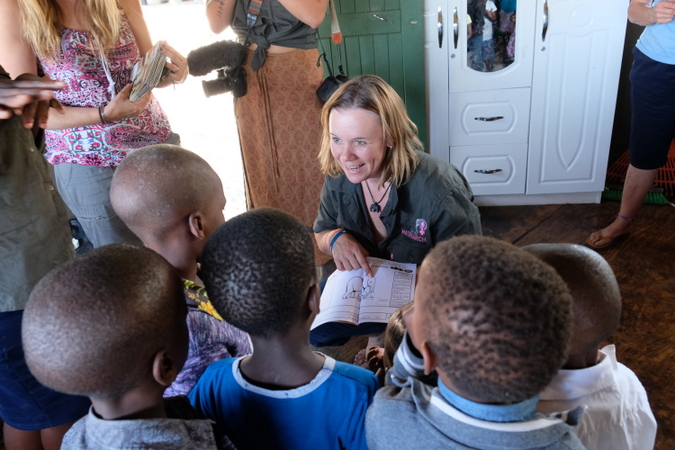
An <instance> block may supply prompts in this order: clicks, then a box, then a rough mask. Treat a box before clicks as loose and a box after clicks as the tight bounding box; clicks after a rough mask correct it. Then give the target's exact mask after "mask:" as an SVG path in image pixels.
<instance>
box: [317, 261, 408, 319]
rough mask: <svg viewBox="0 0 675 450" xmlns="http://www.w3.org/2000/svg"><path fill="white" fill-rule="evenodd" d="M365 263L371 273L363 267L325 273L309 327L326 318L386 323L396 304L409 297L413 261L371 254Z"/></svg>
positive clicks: (398, 304)
mask: <svg viewBox="0 0 675 450" xmlns="http://www.w3.org/2000/svg"><path fill="white" fill-rule="evenodd" d="M368 263H370V267H371V268H372V270H373V277H369V276H367V275H366V274H365V273H364V271H363V269H357V270H351V271H342V272H340V271H335V272H333V274H332V275H331V276H330V277H328V280H327V281H326V287H325V288H324V289H323V292H322V293H321V306H320V308H321V312H320V313H319V314H318V315H317V316H316V318H315V319H314V323H313V324H312V329H314V328H316V327H318V326H319V325H322V324H324V323H327V322H346V323H351V324H354V325H359V324H361V323H365V322H380V323H387V322H388V321H389V318H390V317H391V315H392V314H394V312H395V311H396V310H397V309H398V308H400V307H401V306H403V305H406V304H408V303H410V302H412V301H413V294H414V291H415V276H416V275H417V266H416V265H415V264H405V263H398V262H395V261H387V260H385V259H380V258H373V257H368Z"/></svg>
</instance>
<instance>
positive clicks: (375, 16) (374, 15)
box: [373, 14, 394, 23]
mask: <svg viewBox="0 0 675 450" xmlns="http://www.w3.org/2000/svg"><path fill="white" fill-rule="evenodd" d="M373 17H374V18H376V19H380V20H381V21H382V22H387V23H394V22H392V21H391V20H389V19H387V18H386V17H382V16H378V15H377V14H373Z"/></svg>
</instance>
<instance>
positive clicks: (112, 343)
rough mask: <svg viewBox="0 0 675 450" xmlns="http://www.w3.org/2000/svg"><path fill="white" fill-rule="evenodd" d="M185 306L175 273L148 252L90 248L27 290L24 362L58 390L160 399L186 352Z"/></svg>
mask: <svg viewBox="0 0 675 450" xmlns="http://www.w3.org/2000/svg"><path fill="white" fill-rule="evenodd" d="M186 308H187V307H186V305H185V298H184V296H183V288H182V283H181V280H180V277H179V276H178V274H177V273H176V271H175V269H174V268H173V267H171V265H170V264H169V263H168V262H166V261H165V260H164V258H162V257H161V256H159V255H158V254H156V253H155V252H153V251H152V250H149V249H146V248H139V247H133V246H130V245H124V244H113V245H107V246H104V247H100V248H97V249H94V250H92V251H90V252H88V253H86V254H84V255H83V256H80V257H77V258H75V259H73V260H70V261H68V262H66V263H65V264H63V265H61V266H59V267H57V268H56V269H54V270H52V271H51V272H50V273H49V274H47V275H46V276H45V277H44V278H43V279H42V280H41V281H40V282H39V283H38V284H37V286H35V289H33V292H32V293H31V295H30V298H29V301H28V303H27V305H26V309H25V311H24V316H23V333H22V334H23V345H24V351H25V354H26V362H27V364H28V367H29V368H30V370H31V372H33V374H34V375H35V377H36V378H37V379H38V380H39V381H40V382H41V383H43V384H44V385H46V386H48V387H50V388H52V389H55V390H57V391H61V392H66V393H69V394H76V395H86V396H89V397H90V398H92V400H94V399H96V400H99V401H113V400H117V399H120V398H122V397H123V396H124V395H125V394H126V393H127V392H129V391H130V390H131V389H137V388H139V387H148V389H149V392H151V393H152V394H153V395H155V394H156V393H158V394H159V398H160V399H161V393H162V392H163V391H164V388H166V387H167V386H168V385H169V384H171V382H173V379H174V378H175V376H176V375H177V374H178V372H180V370H181V368H182V366H183V364H184V362H185V358H186V356H187V347H188V342H187V340H188V337H187V336H188V332H187V325H186V321H185V316H186V314H187V309H186ZM155 391H156V392H155Z"/></svg>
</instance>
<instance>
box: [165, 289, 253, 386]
mask: <svg viewBox="0 0 675 450" xmlns="http://www.w3.org/2000/svg"><path fill="white" fill-rule="evenodd" d="M183 291H184V293H185V302H186V303H187V305H188V315H187V325H188V332H189V334H190V345H189V347H188V356H187V360H186V361H185V365H184V366H183V370H181V372H180V373H179V374H178V377H177V378H176V380H175V381H174V382H173V383H172V384H171V386H169V387H168V388H167V389H166V391H164V397H173V396H176V395H187V394H189V393H190V391H191V390H192V388H193V387H194V385H195V384H197V381H199V377H201V376H202V373H204V371H205V370H206V368H207V367H208V366H209V364H211V363H212V362H215V361H219V360H221V359H225V358H230V357H234V356H244V355H248V354H250V353H251V350H252V349H251V341H250V339H249V337H248V333H245V332H243V331H241V330H240V329H239V328H236V327H235V326H233V325H231V324H229V323H227V322H225V321H224V320H223V319H222V318H221V317H220V315H219V314H218V312H217V311H216V309H215V308H214V307H213V305H212V304H211V301H210V300H209V298H208V296H207V295H206V288H205V287H204V286H201V285H199V284H197V283H195V282H193V281H190V280H183Z"/></svg>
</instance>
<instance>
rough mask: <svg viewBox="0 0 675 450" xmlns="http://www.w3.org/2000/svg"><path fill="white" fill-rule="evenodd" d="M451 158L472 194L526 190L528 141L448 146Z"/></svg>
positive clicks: (518, 192)
mask: <svg viewBox="0 0 675 450" xmlns="http://www.w3.org/2000/svg"><path fill="white" fill-rule="evenodd" d="M450 162H451V163H452V164H453V165H455V166H456V167H457V168H458V169H459V170H460V171H461V172H462V174H463V175H464V176H465V177H466V179H467V180H469V183H470V184H471V189H472V190H473V193H474V194H475V195H495V194H524V193H525V176H526V172H527V144H505V145H480V146H473V145H472V146H462V147H450Z"/></svg>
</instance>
